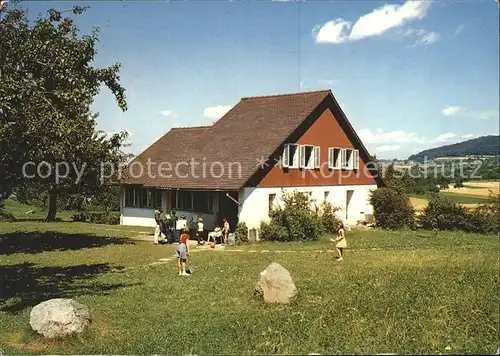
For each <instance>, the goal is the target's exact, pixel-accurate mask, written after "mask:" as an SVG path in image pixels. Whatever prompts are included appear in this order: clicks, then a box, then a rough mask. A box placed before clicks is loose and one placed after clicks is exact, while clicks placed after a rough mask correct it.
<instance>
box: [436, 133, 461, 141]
mask: <svg viewBox="0 0 500 356" xmlns="http://www.w3.org/2000/svg"><path fill="white" fill-rule="evenodd" d="M455 137H457V135H455V134H454V133H451V132H447V133H445V134H442V135H439V136H438V137H436V138H435V139H434V142H448V141H450V140H452V139H454V138H455Z"/></svg>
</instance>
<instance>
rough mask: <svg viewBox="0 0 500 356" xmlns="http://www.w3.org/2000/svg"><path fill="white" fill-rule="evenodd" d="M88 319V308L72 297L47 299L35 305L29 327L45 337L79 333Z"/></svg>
mask: <svg viewBox="0 0 500 356" xmlns="http://www.w3.org/2000/svg"><path fill="white" fill-rule="evenodd" d="M90 320H91V317H90V310H89V309H88V308H87V307H86V306H85V305H83V304H80V303H78V302H76V301H74V300H73V299H62V298H57V299H50V300H47V301H45V302H42V303H40V304H38V305H36V306H35V307H34V308H33V309H32V310H31V314H30V325H31V328H32V329H33V330H35V331H36V332H38V333H39V334H42V335H43V336H45V337H46V338H54V337H63V336H66V335H71V334H78V333H81V332H82V331H84V330H85V328H86V327H87V325H88V324H89V323H90Z"/></svg>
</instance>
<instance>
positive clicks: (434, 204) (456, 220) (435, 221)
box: [419, 194, 474, 231]
mask: <svg viewBox="0 0 500 356" xmlns="http://www.w3.org/2000/svg"><path fill="white" fill-rule="evenodd" d="M473 220H474V219H473V216H472V214H471V213H470V212H469V211H468V210H467V209H466V208H464V207H463V206H460V205H458V204H456V203H454V202H453V201H451V200H449V199H447V198H446V197H442V196H440V195H438V194H433V195H431V196H430V200H429V203H428V204H427V206H426V207H425V209H424V210H423V212H422V214H421V215H420V217H419V222H420V224H421V225H422V227H423V228H424V229H439V230H463V231H474V221H473Z"/></svg>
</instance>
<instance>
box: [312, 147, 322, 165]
mask: <svg viewBox="0 0 500 356" xmlns="http://www.w3.org/2000/svg"><path fill="white" fill-rule="evenodd" d="M319 152H320V151H319V146H314V168H320V165H321V164H320V156H319Z"/></svg>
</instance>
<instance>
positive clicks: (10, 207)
mask: <svg viewBox="0 0 500 356" xmlns="http://www.w3.org/2000/svg"><path fill="white" fill-rule="evenodd" d="M4 209H5V211H6V212H7V213H11V214H12V215H13V216H14V217H15V218H16V219H23V220H26V219H28V220H43V219H45V218H46V217H47V210H44V209H42V208H40V207H37V206H32V205H27V204H21V203H19V202H18V201H17V200H14V199H11V198H9V199H6V200H5V207H4ZM28 212H30V213H29V214H27V213H28ZM74 214H75V212H73V211H58V212H57V218H58V219H61V220H62V221H71V217H72V216H73V215H74Z"/></svg>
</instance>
